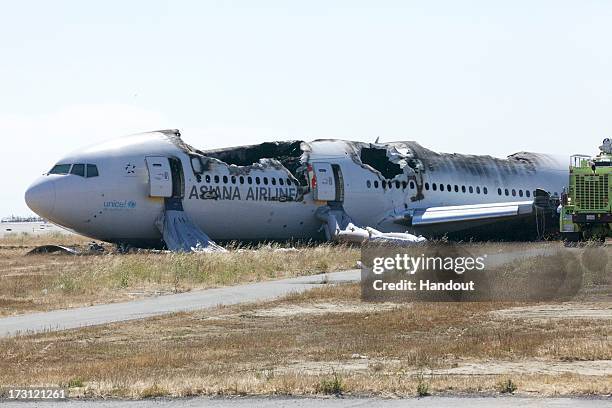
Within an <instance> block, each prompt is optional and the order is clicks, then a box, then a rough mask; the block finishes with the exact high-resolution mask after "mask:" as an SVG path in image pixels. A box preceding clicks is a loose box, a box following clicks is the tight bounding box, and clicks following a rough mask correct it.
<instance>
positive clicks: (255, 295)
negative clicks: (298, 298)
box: [0, 270, 361, 337]
mask: <svg viewBox="0 0 612 408" xmlns="http://www.w3.org/2000/svg"><path fill="white" fill-rule="evenodd" d="M360 273H361V271H360V270H351V271H344V272H334V273H330V274H320V275H312V276H301V277H298V278H290V279H282V280H276V281H268V282H257V283H251V284H246V285H238V286H230V287H225V288H218V289H207V290H195V291H192V292H185V293H179V294H176V295H164V296H157V297H152V298H146V299H142V300H135V301H130V302H122V303H111V304H104V305H97V306H88V307H79V308H74V309H62V310H55V311H51V312H41V313H30V314H27V315H21V316H13V317H5V318H2V319H0V337H7V336H11V335H15V334H18V333H21V334H26V333H35V332H41V331H56V330H64V329H72V328H77V327H84V326H93V325H98V324H104V323H111V322H118V321H126V320H134V319H143V318H146V317H151V316H158V315H162V314H167V313H174V312H183V311H190V310H197V309H206V308H213V307H217V306H220V305H234V304H237V303H245V302H259V301H265V300H271V299H275V298H278V297H281V296H285V295H288V294H290V293H294V292H304V291H306V290H308V289H312V288H313V286H315V285H321V284H323V283H324V282H325V281H327V282H330V283H338V282H349V281H350V282H356V281H359V279H360Z"/></svg>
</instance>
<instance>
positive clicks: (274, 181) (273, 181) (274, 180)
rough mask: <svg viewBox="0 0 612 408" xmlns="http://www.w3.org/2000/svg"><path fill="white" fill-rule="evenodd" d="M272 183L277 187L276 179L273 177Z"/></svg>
mask: <svg viewBox="0 0 612 408" xmlns="http://www.w3.org/2000/svg"><path fill="white" fill-rule="evenodd" d="M270 181H272V185H273V186H275V185H276V179H275V178H274V177H272V178H271V179H270Z"/></svg>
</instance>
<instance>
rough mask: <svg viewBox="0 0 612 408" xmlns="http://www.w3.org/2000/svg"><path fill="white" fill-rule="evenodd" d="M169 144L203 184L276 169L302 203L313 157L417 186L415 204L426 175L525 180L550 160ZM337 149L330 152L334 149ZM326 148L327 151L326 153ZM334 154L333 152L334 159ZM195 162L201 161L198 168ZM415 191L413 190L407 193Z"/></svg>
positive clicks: (417, 150) (349, 146)
mask: <svg viewBox="0 0 612 408" xmlns="http://www.w3.org/2000/svg"><path fill="white" fill-rule="evenodd" d="M167 136H168V137H169V139H170V140H171V141H172V142H173V143H174V144H175V145H177V146H178V147H180V148H181V149H182V150H183V151H185V152H186V153H187V154H188V155H189V156H190V157H191V158H192V163H191V165H192V169H193V172H194V174H195V176H196V177H197V178H198V180H200V179H201V174H202V173H203V172H205V171H209V170H212V169H214V167H216V166H225V167H226V168H227V169H228V171H229V174H230V175H234V176H247V175H250V174H251V172H253V171H255V170H268V169H274V170H277V171H280V172H282V176H284V177H286V178H289V179H290V180H292V182H294V183H295V184H296V185H299V186H300V187H301V188H300V191H301V193H300V195H299V200H300V201H301V200H303V197H304V195H305V194H306V193H307V192H308V181H307V176H306V165H307V164H308V163H309V161H310V159H311V156H318V155H322V156H326V155H332V156H333V155H339V154H340V153H341V152H342V153H343V155H347V156H349V157H350V158H351V159H352V160H353V162H355V163H356V164H357V165H359V166H361V167H362V168H365V169H367V170H368V171H371V172H372V173H373V174H375V175H376V176H377V177H378V179H379V180H380V181H381V183H382V185H383V188H384V189H387V188H388V184H387V183H396V182H399V183H410V182H411V181H412V182H414V184H415V187H416V188H415V189H414V190H413V192H412V193H407V194H411V196H410V197H409V200H410V201H411V202H415V201H420V200H423V199H424V198H425V196H424V184H425V183H424V178H425V177H424V175H426V174H427V173H449V174H454V173H458V172H460V173H464V174H465V173H467V174H470V175H473V176H475V177H478V178H489V179H497V180H499V181H501V182H502V183H503V181H505V179H507V178H509V177H511V176H514V175H519V174H533V173H534V172H535V171H536V168H537V167H538V166H545V165H547V164H548V163H547V162H546V160H547V158H546V157H545V156H544V155H538V154H536V153H524V152H521V153H516V154H513V155H511V156H508V158H507V159H499V158H495V157H492V156H476V155H466V154H457V153H437V152H434V151H432V150H429V149H427V148H424V147H422V146H421V145H420V144H418V143H416V142H389V143H364V142H353V141H346V140H339V139H318V140H314V141H312V142H303V141H286V142H265V143H261V144H258V145H249V146H241V147H234V148H223V149H215V150H208V151H202V150H198V149H195V148H193V147H191V146H189V145H188V144H186V143H185V142H183V140H182V139H181V138H180V136H179V135H176V134H170V133H169V134H167ZM330 144H331V145H332V146H333V147H331V148H330V147H329V145H330ZM321 145H326V146H327V147H325V148H323V150H320V147H321ZM330 150H333V152H332V153H330ZM194 159H195V160H196V161H195V163H199V164H195V165H194ZM406 191H410V189H406Z"/></svg>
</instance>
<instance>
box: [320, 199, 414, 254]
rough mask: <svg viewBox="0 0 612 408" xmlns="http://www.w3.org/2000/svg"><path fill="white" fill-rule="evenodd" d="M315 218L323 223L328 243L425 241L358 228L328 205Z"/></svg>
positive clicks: (410, 242) (402, 234) (348, 217)
mask: <svg viewBox="0 0 612 408" xmlns="http://www.w3.org/2000/svg"><path fill="white" fill-rule="evenodd" d="M315 216H316V217H317V219H319V220H320V221H321V222H322V223H323V226H322V227H323V229H324V231H325V236H326V238H327V240H328V241H335V242H351V243H359V244H360V243H363V242H365V241H376V242H391V243H394V244H399V245H413V244H418V243H420V242H424V241H426V239H425V238H423V237H422V236H418V237H417V236H416V235H412V234H408V233H391V232H389V233H384V232H380V231H378V230H376V229H374V228H371V227H365V228H361V227H358V226H357V225H355V223H354V222H353V220H352V219H351V217H350V216H349V215H348V214H347V213H346V212H345V211H344V209H343V208H342V207H337V208H332V207H330V206H328V205H326V206H323V207H319V208H318V209H317V211H316V212H315Z"/></svg>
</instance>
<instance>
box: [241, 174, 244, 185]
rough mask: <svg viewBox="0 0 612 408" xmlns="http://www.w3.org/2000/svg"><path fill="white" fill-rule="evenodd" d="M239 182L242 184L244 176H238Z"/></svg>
mask: <svg viewBox="0 0 612 408" xmlns="http://www.w3.org/2000/svg"><path fill="white" fill-rule="evenodd" d="M240 184H244V176H240Z"/></svg>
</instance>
